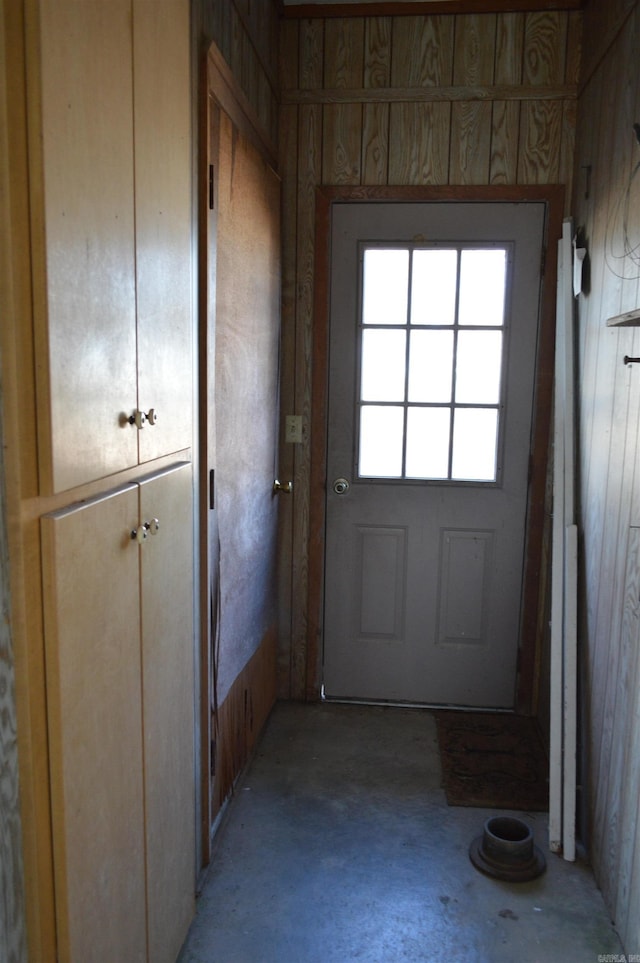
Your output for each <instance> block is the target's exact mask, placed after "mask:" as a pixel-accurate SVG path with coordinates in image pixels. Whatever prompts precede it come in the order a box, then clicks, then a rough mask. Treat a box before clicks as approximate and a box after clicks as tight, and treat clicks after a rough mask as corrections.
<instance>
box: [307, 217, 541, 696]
mask: <svg viewBox="0 0 640 963" xmlns="http://www.w3.org/2000/svg"><path fill="white" fill-rule="evenodd" d="M544 220H545V205H544V204H542V203H526V204H525V203H506V202H501V203H484V202H473V203H469V202H421V203H395V202H361V203H346V202H345V203H336V204H334V206H333V213H332V227H331V295H330V311H331V318H330V345H329V355H330V369H329V419H328V420H329V432H328V451H327V466H328V469H327V495H326V499H327V500H326V519H327V531H326V558H325V610H324V664H323V687H324V693H325V696H326V697H327V698H337V699H361V700H371V701H389V702H402V703H404V702H408V703H423V704H453V705H461V706H485V707H504V708H511V707H512V706H513V704H514V697H515V681H516V667H517V654H518V644H519V627H520V608H521V596H522V578H523V559H524V547H525V523H526V508H527V482H528V466H529V453H530V446H531V423H532V408H533V393H534V382H535V359H536V349H537V335H538V314H539V294H540V264H541V251H542V244H543V234H544Z"/></svg>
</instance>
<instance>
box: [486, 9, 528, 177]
mask: <svg viewBox="0 0 640 963" xmlns="http://www.w3.org/2000/svg"><path fill="white" fill-rule="evenodd" d="M523 42H524V14H521V13H505V14H500V15H499V16H498V18H497V23H496V46H495V51H496V54H495V64H494V74H493V79H494V82H495V83H496V84H519V83H520V82H521V80H522V48H523ZM519 136H520V103H519V101H517V100H509V101H505V100H496V101H494V102H493V105H492V118H491V157H490V173H489V183H491V184H514V183H516V177H517V170H518V141H519Z"/></svg>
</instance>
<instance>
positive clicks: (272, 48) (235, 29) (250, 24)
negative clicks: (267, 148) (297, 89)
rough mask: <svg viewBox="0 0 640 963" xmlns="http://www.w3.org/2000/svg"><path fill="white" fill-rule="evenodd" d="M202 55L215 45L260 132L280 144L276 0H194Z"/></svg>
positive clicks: (274, 142) (272, 141)
mask: <svg viewBox="0 0 640 963" xmlns="http://www.w3.org/2000/svg"><path fill="white" fill-rule="evenodd" d="M196 6H197V14H196V15H197V18H198V20H199V22H200V24H199V32H200V41H201V48H202V52H203V54H204V55H206V52H207V50H208V47H209V44H210V43H211V41H214V42H215V43H216V45H217V46H218V47H219V49H220V52H221V53H222V56H223V57H224V59H225V61H226V62H227V64H228V66H229V68H230V70H231V72H232V74H233V76H234V79H235V81H236V83H237V84H238V86H239V87H240V89H241V90H242V91H243V93H244V95H245V97H246V98H247V100H248V102H249V104H250V105H251V107H252V108H253V110H254V112H255V114H256V116H257V118H258V122H259V125H260V128H261V131H262V132H263V133H264V134H265V135H266V136H267V137H268V139H269V140H270V141H271V143H273V144H276V143H277V140H278V98H279V93H278V31H279V21H278V2H277V0H260V2H257V3H256V0H253V2H252V0H197V5H196Z"/></svg>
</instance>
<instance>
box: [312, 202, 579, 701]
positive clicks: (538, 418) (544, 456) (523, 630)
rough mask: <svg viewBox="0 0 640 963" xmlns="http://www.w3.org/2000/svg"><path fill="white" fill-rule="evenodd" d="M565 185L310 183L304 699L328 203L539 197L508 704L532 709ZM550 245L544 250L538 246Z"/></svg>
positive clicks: (322, 459) (318, 549)
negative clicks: (532, 356) (527, 442)
mask: <svg viewBox="0 0 640 963" xmlns="http://www.w3.org/2000/svg"><path fill="white" fill-rule="evenodd" d="M564 197H565V188H564V186H563V185H560V184H550V185H532V186H528V185H526V186H510V185H502V184H501V185H489V186H477V187H476V186H473V187H458V186H442V187H436V186H433V187H431V186H429V187H423V186H418V187H377V186H371V187H350V186H331V185H330V186H326V185H325V186H321V187H318V188H316V233H315V284H314V320H313V348H312V350H313V354H312V357H313V374H312V387H311V392H312V403H311V474H310V499H309V593H308V599H307V602H308V609H307V611H308V634H307V639H308V643H307V686H306V695H307V699H309V700H310V701H314V700H317V699H319V698H320V690H321V680H322V645H323V607H324V561H325V498H326V465H327V437H328V417H327V414H328V382H329V304H330V283H331V220H332V208H333V205H334V204H335V203H338V202H342V203H344V202H349V203H354V204H357V203H359V202H360V203H365V202H368V203H370V202H372V201H380V202H385V201H388V202H391V201H396V202H398V201H404V202H413V203H419V202H429V201H432V202H435V201H439V202H443V201H451V202H456V201H467V202H469V201H477V202H484V203H499V202H505V203H516V202H517V203H527V202H531V203H533V202H538V203H540V202H543V203H544V204H545V205H546V215H545V227H544V236H543V262H542V264H541V295H540V327H539V332H538V354H537V359H536V377H535V392H534V408H533V430H532V445H531V450H530V457H529V465H530V467H529V490H528V493H527V519H526V530H525V565H524V577H523V594H522V611H521V616H520V648H519V653H518V669H517V682H516V699H515V711H516V712H518V713H520V714H522V715H532V714H534V713H535V710H536V705H537V694H538V693H537V689H538V681H539V679H538V677H539V671H538V669H539V663H540V656H541V651H542V642H543V639H544V612H545V605H546V595H547V592H546V582H547V572H548V561H547V559H548V552H547V551H546V550H545V549H546V546H547V543H548V537H549V525H548V514H549V513H548V507H549V506H548V504H547V502H548V497H547V469H548V463H549V437H550V435H549V432H550V426H551V412H552V398H553V365H554V341H555V300H556V273H557V268H556V258H555V256H554V250H555V249H554V247H553V245H554V244H555V242H556V241H557V240H558V239H559V238H560V237H561V234H562V217H563V210H564ZM549 251H550V252H551V254H550V255H549V256H545V252H549Z"/></svg>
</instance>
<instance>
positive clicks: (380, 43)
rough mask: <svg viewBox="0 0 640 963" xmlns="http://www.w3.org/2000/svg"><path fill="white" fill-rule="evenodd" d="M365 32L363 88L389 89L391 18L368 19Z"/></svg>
mask: <svg viewBox="0 0 640 963" xmlns="http://www.w3.org/2000/svg"><path fill="white" fill-rule="evenodd" d="M364 31H365V33H364V54H363V86H365V87H388V86H389V83H390V80H391V17H367V19H366V21H365V25H364Z"/></svg>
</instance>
